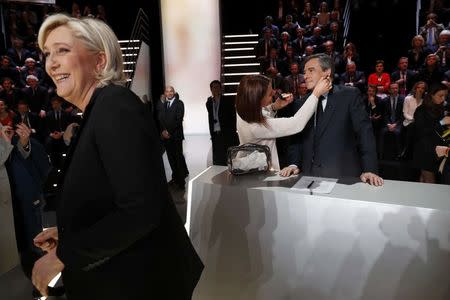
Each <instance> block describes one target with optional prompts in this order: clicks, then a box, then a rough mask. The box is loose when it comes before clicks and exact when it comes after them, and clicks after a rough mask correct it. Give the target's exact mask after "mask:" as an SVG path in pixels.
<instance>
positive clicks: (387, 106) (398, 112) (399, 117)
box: [382, 95, 405, 126]
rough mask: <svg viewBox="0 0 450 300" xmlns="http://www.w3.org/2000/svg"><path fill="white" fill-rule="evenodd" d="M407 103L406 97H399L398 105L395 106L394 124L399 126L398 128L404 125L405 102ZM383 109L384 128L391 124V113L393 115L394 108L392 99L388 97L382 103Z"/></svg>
mask: <svg viewBox="0 0 450 300" xmlns="http://www.w3.org/2000/svg"><path fill="white" fill-rule="evenodd" d="M404 101H405V97H403V96H400V95H398V96H397V103H396V106H395V120H394V123H396V124H397V126H400V125H401V124H402V123H403V119H404V117H403V102H404ZM382 107H383V123H384V126H386V125H387V124H391V123H392V121H391V113H392V107H391V97H386V98H385V99H384V100H383V102H382Z"/></svg>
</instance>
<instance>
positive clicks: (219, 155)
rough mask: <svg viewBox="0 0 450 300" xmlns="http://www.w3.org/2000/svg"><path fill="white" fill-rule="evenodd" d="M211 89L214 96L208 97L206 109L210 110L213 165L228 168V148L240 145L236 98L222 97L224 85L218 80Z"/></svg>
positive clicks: (209, 121) (212, 84) (212, 83)
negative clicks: (235, 105)
mask: <svg viewBox="0 0 450 300" xmlns="http://www.w3.org/2000/svg"><path fill="white" fill-rule="evenodd" d="M209 87H210V89H211V94H212V96H210V97H208V100H207V101H206V109H207V110H208V124H209V133H210V134H211V143H212V152H213V153H212V157H213V164H214V165H221V166H226V165H227V149H228V147H231V146H235V145H238V144H239V139H238V137H237V134H236V109H235V107H234V98H227V97H224V96H223V95H222V84H221V83H220V81H218V80H213V81H212V82H211V83H210V84H209Z"/></svg>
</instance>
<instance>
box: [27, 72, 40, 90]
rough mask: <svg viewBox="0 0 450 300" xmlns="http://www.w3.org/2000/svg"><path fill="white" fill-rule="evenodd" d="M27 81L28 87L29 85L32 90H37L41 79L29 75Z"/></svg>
mask: <svg viewBox="0 0 450 300" xmlns="http://www.w3.org/2000/svg"><path fill="white" fill-rule="evenodd" d="M26 79H27V85H29V86H30V87H31V88H35V87H37V86H38V84H39V79H38V78H37V77H36V76H34V75H28V76H27V78H26Z"/></svg>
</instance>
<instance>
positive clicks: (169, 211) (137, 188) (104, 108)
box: [57, 85, 203, 300]
mask: <svg viewBox="0 0 450 300" xmlns="http://www.w3.org/2000/svg"><path fill="white" fill-rule="evenodd" d="M124 115H125V116H127V117H128V118H129V119H130V120H132V122H120V121H119V120H121V118H122V117H123V116H124ZM150 118H151V116H150V110H149V109H148V106H147V105H145V104H143V103H142V102H141V101H140V99H139V98H138V97H137V96H136V95H135V94H133V93H132V92H131V91H130V90H128V89H126V88H124V87H119V86H114V85H111V86H107V87H104V88H99V89H96V90H95V92H94V94H93V96H92V98H91V101H90V103H89V105H88V107H87V108H86V110H85V112H84V116H83V123H82V125H81V127H80V130H79V133H78V135H77V138H76V140H75V141H74V143H73V144H72V145H73V147H72V148H71V150H70V151H69V155H68V159H67V163H66V166H65V168H64V174H65V176H64V178H63V179H62V180H63V181H62V186H61V187H62V191H61V194H60V201H59V207H58V209H57V222H58V232H59V244H58V248H57V256H58V257H59V259H60V260H61V261H62V262H63V263H64V265H65V269H64V270H63V280H64V285H65V287H66V293H67V296H68V299H108V300H111V299H113V300H114V299H117V300H118V299H183V300H184V299H190V296H191V294H192V291H193V289H194V287H195V285H196V283H197V281H198V279H199V277H200V274H201V271H202V268H203V265H202V263H201V261H200V259H199V257H198V256H197V254H196V252H195V250H194V249H193V247H192V245H191V243H190V240H189V237H188V236H187V234H186V231H185V229H184V226H183V223H182V221H181V218H180V217H179V215H178V213H177V211H176V209H175V206H174V204H173V201H172V199H171V196H170V194H169V191H168V187H167V180H166V177H165V175H164V166H163V162H162V158H161V154H160V149H159V147H158V146H157V144H158V137H159V134H158V133H157V131H156V129H155V126H154V124H153V122H148V120H149V119H150Z"/></svg>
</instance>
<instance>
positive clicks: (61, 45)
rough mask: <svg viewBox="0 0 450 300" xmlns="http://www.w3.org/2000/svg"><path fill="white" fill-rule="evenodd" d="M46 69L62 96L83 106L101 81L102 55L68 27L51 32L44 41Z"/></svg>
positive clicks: (59, 94)
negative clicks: (100, 60) (100, 63)
mask: <svg viewBox="0 0 450 300" xmlns="http://www.w3.org/2000/svg"><path fill="white" fill-rule="evenodd" d="M44 54H45V56H46V58H47V59H46V63H45V70H46V71H47V73H48V74H49V75H50V77H51V78H52V80H53V82H54V83H55V85H56V90H57V93H58V96H60V97H62V98H64V99H66V100H67V101H69V102H71V103H73V104H75V105H77V106H78V105H79V104H81V103H83V102H85V101H88V100H89V99H90V96H91V95H92V93H93V91H94V90H95V87H96V85H97V83H98V80H97V79H96V72H95V71H96V69H97V68H99V67H100V66H99V62H98V57H97V55H95V54H94V53H92V52H89V51H88V50H87V49H86V48H85V47H84V45H83V44H82V42H81V41H80V40H78V39H76V38H75V37H74V34H73V32H72V30H70V29H69V28H68V27H67V26H60V27H57V28H55V29H54V30H53V31H51V32H50V33H49V34H48V36H47V39H46V41H45V43H44Z"/></svg>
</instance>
